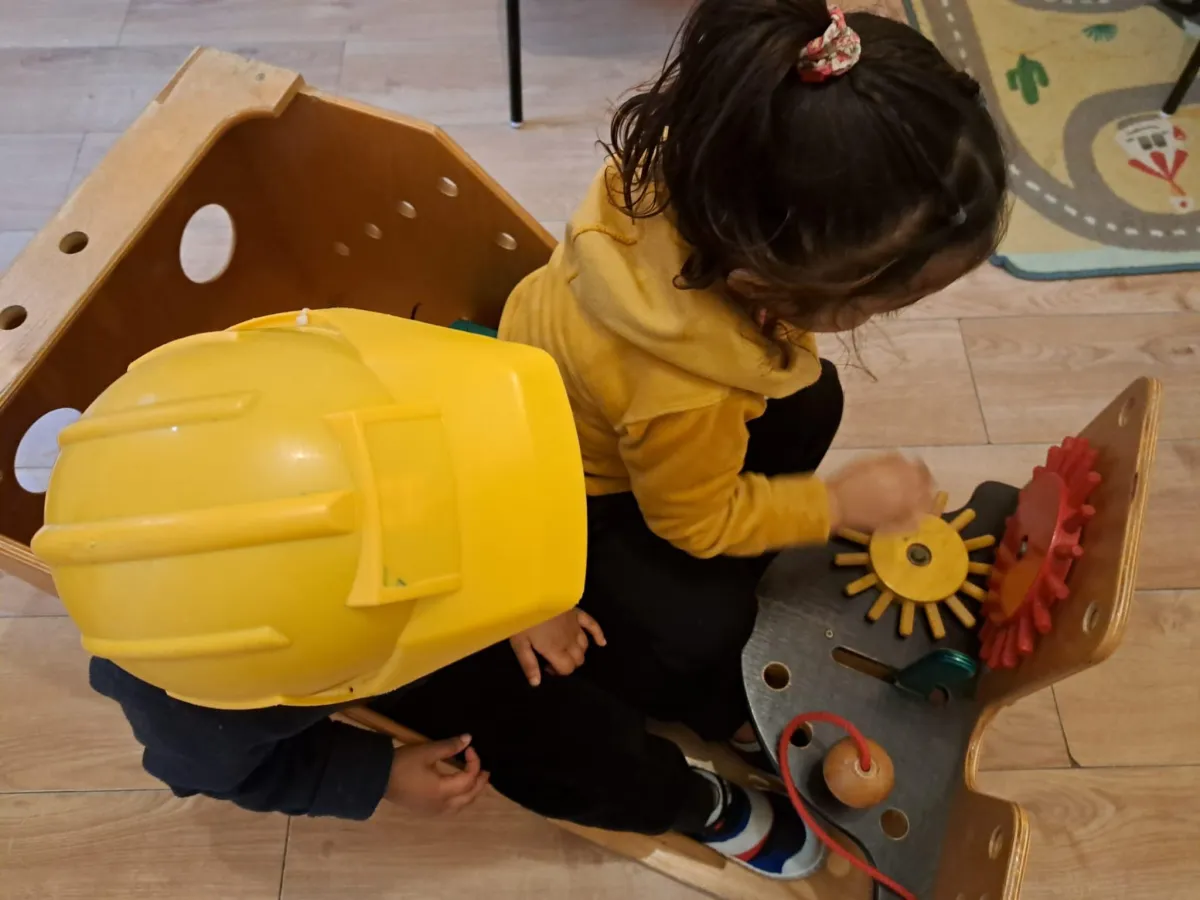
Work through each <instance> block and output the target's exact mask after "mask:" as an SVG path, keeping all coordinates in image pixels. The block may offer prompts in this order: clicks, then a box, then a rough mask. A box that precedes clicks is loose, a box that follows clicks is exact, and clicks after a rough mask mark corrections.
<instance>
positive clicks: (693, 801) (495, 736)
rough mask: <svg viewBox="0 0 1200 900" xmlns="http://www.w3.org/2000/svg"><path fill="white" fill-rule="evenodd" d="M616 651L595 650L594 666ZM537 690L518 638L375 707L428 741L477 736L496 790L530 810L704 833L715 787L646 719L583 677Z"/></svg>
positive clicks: (643, 828) (612, 825) (629, 827)
mask: <svg viewBox="0 0 1200 900" xmlns="http://www.w3.org/2000/svg"><path fill="white" fill-rule="evenodd" d="M606 652H607V648H603V647H593V648H592V649H591V650H590V651H588V658H587V662H586V663H585V664H584V669H586V668H587V667H588V666H590V665H591V664H592V663H593V662H594V661H595V660H596V659H598V658H599V657H600V656H602V655H603V654H604V653H606ZM582 672H583V670H582V669H581V670H579V671H577V672H575V674H573V675H570V676H568V677H566V678H560V677H547V678H543V679H542V683H541V684H540V685H539V686H538V687H530V686H529V683H528V682H527V681H526V680H525V675H524V673H523V672H522V671H521V667H520V665H519V664H518V663H517V659H516V656H515V655H514V654H513V651H512V648H511V647H510V646H509V645H508V642H507V641H506V642H504V643H501V644H496V645H495V646H493V647H489V648H488V649H487V650H484V651H482V652H481V653H476V654H475V655H474V656H469V657H467V658H466V659H464V660H460V661H459V662H457V663H454V664H453V665H450V666H447V667H445V668H444V669H440V670H438V671H437V672H435V673H433V674H432V675H431V676H429V678H427V679H426V680H425V681H423V682H421V683H419V684H417V685H414V686H412V687H410V688H408V689H406V690H403V691H398V692H396V693H395V694H389V695H386V696H384V697H379V698H376V699H375V700H374V701H372V702H371V704H370V705H371V707H372V708H373V709H376V710H377V711H379V712H381V713H383V714H384V715H386V716H389V717H390V718H392V719H393V720H395V721H397V722H400V723H402V724H404V725H405V726H407V727H409V728H413V729H416V730H417V731H420V732H421V733H423V734H425V735H427V736H428V737H431V738H434V739H441V738H447V737H453V736H454V735H459V734H470V735H471V736H472V738H473V740H472V746H473V747H475V749H476V751H477V752H478V753H479V758H480V760H481V761H482V763H483V767H484V768H485V769H487V770H488V772H490V773H491V776H492V781H491V783H492V786H493V787H495V788H496V789H497V790H498V791H500V793H502V794H504V795H505V796H506V797H508V798H509V799H510V800H514V801H516V802H517V803H519V804H521V805H522V806H524V807H525V808H527V809H531V810H533V811H534V812H536V813H540V814H541V815H544V816H550V817H551V818H556V819H568V820H570V821H572V822H577V823H579V824H581V825H592V826H595V827H597V828H608V829H611V830H614V831H637V832H641V833H643V834H659V833H661V832H664V831H668V830H672V829H673V830H676V831H684V832H696V831H699V830H700V829H701V828H702V827H703V826H704V822H705V819H706V818H707V817H708V815H709V813H711V811H712V808H713V793H712V788H711V787H710V785H709V782H707V781H705V780H704V779H703V778H702V777H701V776H699V775H696V774H695V773H694V772H692V771H691V768H690V767H689V766H688V763H687V760H686V759H685V758H684V756H683V753H682V752H680V750H679V748H678V747H676V746H675V745H674V744H673V743H671V742H670V741H668V740H665V739H663V738H660V737H657V736H655V735H652V734H650V733H648V732H647V731H646V719H645V716H644V715H643V714H642V713H641V712H640V711H639V710H638V709H637V708H636V707H635V706H631V705H629V704H627V703H624V702H622V701H621V700H619V699H617V698H616V697H614V696H613V695H611V694H610V693H608V692H607V691H605V690H604V689H603V688H601V687H599V686H597V685H596V684H594V683H592V682H591V681H589V680H587V679H585V678H584V677H582Z"/></svg>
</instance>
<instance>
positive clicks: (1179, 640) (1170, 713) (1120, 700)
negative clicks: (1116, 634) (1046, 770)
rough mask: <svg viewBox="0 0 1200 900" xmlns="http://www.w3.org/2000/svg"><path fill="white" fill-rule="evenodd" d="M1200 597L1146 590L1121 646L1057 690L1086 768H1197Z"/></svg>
mask: <svg viewBox="0 0 1200 900" xmlns="http://www.w3.org/2000/svg"><path fill="white" fill-rule="evenodd" d="M1198 657H1200V591H1143V592H1141V593H1139V594H1138V595H1137V596H1136V597H1135V598H1134V603H1133V608H1132V610H1131V612H1130V619H1129V627H1128V631H1127V632H1126V634H1125V640H1124V641H1123V642H1122V644H1121V646H1120V648H1119V649H1118V650H1117V652H1116V654H1114V656H1113V658H1112V659H1110V660H1109V661H1108V662H1106V663H1105V664H1104V665H1102V666H1097V667H1096V668H1095V669H1092V670H1091V671H1089V672H1084V673H1083V674H1081V675H1077V676H1076V677H1074V678H1071V679H1069V680H1067V681H1065V682H1063V683H1062V684H1060V685H1057V686H1056V687H1055V688H1054V692H1055V694H1056V695H1057V697H1058V703H1059V709H1060V711H1061V713H1062V722H1063V728H1064V729H1065V730H1066V735H1067V742H1068V745H1069V747H1070V751H1071V756H1072V757H1073V758H1074V760H1075V761H1076V762H1077V763H1079V764H1080V765H1082V766H1163V765H1168V766H1169V765H1196V764H1198V763H1200V719H1198V718H1197V716H1196V711H1197V710H1198V709H1200V678H1197V675H1196V659H1197V658H1198Z"/></svg>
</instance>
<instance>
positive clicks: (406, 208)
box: [396, 200, 417, 219]
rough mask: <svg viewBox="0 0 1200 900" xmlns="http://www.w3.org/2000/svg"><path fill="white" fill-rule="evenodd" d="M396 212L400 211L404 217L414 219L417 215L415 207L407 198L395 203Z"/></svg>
mask: <svg viewBox="0 0 1200 900" xmlns="http://www.w3.org/2000/svg"><path fill="white" fill-rule="evenodd" d="M396 212H398V213H400V215H402V216H404V218H406V219H415V218H416V217H417V208H416V207H415V206H413V205H412V204H411V203H409V202H408V201H407V200H401V201H400V202H399V203H397V204H396Z"/></svg>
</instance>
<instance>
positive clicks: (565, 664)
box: [546, 647, 583, 675]
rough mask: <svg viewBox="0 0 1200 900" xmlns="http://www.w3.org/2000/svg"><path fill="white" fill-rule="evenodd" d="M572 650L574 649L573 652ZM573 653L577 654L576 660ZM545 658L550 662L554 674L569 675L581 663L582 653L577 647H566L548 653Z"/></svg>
mask: <svg viewBox="0 0 1200 900" xmlns="http://www.w3.org/2000/svg"><path fill="white" fill-rule="evenodd" d="M572 650H574V653H572ZM575 654H579V658H578V660H577V659H576V658H575ZM546 660H547V661H548V662H549V663H550V666H551V667H552V668H553V669H554V673H555V674H556V675H570V674H571V673H572V672H574V671H575V670H576V669H577V668H578V667H579V666H581V665H583V653H582V652H581V651H580V649H579V648H578V647H568V648H563V649H561V650H555V651H554V652H553V653H550V654H548V655H547V656H546Z"/></svg>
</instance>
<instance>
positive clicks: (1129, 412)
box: [1117, 397, 1137, 428]
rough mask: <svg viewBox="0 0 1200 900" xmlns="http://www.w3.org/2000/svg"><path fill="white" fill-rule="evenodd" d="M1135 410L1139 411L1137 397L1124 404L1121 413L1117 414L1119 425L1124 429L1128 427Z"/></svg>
mask: <svg viewBox="0 0 1200 900" xmlns="http://www.w3.org/2000/svg"><path fill="white" fill-rule="evenodd" d="M1135 409H1137V397H1130V398H1129V399H1128V400H1126V401H1125V403H1124V404H1122V406H1121V411H1120V412H1119V413H1118V414H1117V424H1118V425H1120V426H1121V427H1122V428H1124V427H1125V426H1126V425H1128V424H1129V420H1130V418H1131V417H1132V416H1133V411H1134V410H1135Z"/></svg>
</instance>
